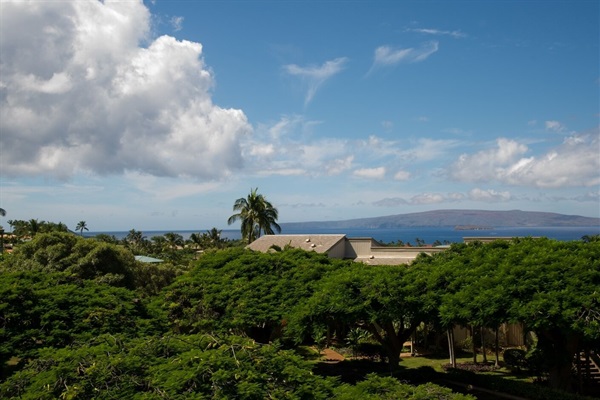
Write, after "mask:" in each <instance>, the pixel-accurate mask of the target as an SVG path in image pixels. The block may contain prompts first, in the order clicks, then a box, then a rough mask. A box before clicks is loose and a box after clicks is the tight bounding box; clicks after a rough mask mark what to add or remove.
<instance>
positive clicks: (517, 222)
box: [280, 209, 600, 229]
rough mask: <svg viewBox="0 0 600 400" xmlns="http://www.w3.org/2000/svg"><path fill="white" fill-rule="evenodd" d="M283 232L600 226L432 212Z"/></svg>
mask: <svg viewBox="0 0 600 400" xmlns="http://www.w3.org/2000/svg"><path fill="white" fill-rule="evenodd" d="M280 225H281V226H282V227H285V228H287V229H311V228H319V229H393V228H407V227H461V226H463V227H464V226H471V227H479V226H480V227H495V228H500V227H568V226H600V218H593V217H583V216H581V215H567V214H558V213H551V212H542V211H521V210H510V211H491V210H452V209H450V210H433V211H423V212H416V213H407V214H395V215H387V216H381V217H370V218H355V219H348V220H338V221H309V222H286V223H280Z"/></svg>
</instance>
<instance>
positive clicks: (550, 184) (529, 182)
mask: <svg viewBox="0 0 600 400" xmlns="http://www.w3.org/2000/svg"><path fill="white" fill-rule="evenodd" d="M599 136H600V134H599V131H598V129H597V128H596V129H595V130H593V131H592V132H589V133H584V134H574V135H571V136H569V137H567V138H566V139H565V140H564V142H563V143H562V144H561V145H560V146H558V147H556V148H554V149H552V150H550V151H548V152H546V153H545V154H541V155H532V156H530V157H524V156H525V154H526V153H529V152H530V150H529V149H528V147H527V146H526V145H524V144H520V143H518V142H517V141H515V140H510V139H504V138H500V139H498V140H497V142H496V147H494V148H491V149H486V150H482V151H480V152H478V153H475V154H472V155H468V154H463V155H461V156H460V157H459V159H458V161H456V162H455V163H454V164H453V165H452V166H451V167H450V169H449V171H448V175H449V176H450V177H451V178H453V179H456V180H459V181H465V182H489V181H498V182H502V183H507V184H511V185H517V186H534V187H540V188H559V187H577V186H583V187H586V186H587V187H589V186H595V185H599V184H600V157H598V149H599V146H600V141H599Z"/></svg>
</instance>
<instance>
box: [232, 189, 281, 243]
mask: <svg viewBox="0 0 600 400" xmlns="http://www.w3.org/2000/svg"><path fill="white" fill-rule="evenodd" d="M233 211H238V213H237V214H233V215H232V216H231V217H229V219H228V220H227V223H228V224H229V225H231V224H233V223H234V222H236V221H238V220H240V221H241V222H242V226H241V231H242V239H243V240H245V241H246V242H248V243H251V242H253V241H254V240H256V239H257V238H259V237H260V235H261V233H265V234H268V235H272V234H274V233H275V232H274V231H273V228H275V230H276V231H277V232H278V233H279V232H281V227H280V226H279V225H278V224H277V218H278V213H277V209H276V208H275V207H273V205H272V204H271V203H270V202H269V201H267V199H266V198H265V197H264V196H263V195H262V194H258V188H256V189H250V194H249V195H248V196H247V197H246V198H244V197H241V198H239V199H237V200H236V201H235V203H234V204H233Z"/></svg>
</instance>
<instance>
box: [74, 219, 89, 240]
mask: <svg viewBox="0 0 600 400" xmlns="http://www.w3.org/2000/svg"><path fill="white" fill-rule="evenodd" d="M75 230H76V231H79V234H80V235H81V236H83V231H84V230H85V231H89V229H88V227H87V223H86V222H85V221H79V222H78V223H77V226H76V227H75Z"/></svg>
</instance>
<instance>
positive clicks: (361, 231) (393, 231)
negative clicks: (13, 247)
mask: <svg viewBox="0 0 600 400" xmlns="http://www.w3.org/2000/svg"><path fill="white" fill-rule="evenodd" d="M281 225H282V232H281V234H345V235H346V236H348V237H370V238H373V239H375V240H377V241H380V242H382V243H390V242H396V241H398V240H401V241H403V242H404V243H407V242H410V243H414V242H415V239H416V238H419V239H421V240H424V241H425V242H426V243H433V242H435V241H440V242H444V241H447V242H450V243H462V242H463V238H464V237H465V236H486V237H493V236H497V237H506V236H508V237H548V238H550V239H556V240H563V241H567V240H580V239H581V238H582V236H585V235H588V236H593V235H600V226H596V227H590V226H575V227H572V226H568V227H564V226H563V227H495V228H492V229H490V230H486V229H482V230H477V231H476V232H477V233H476V234H471V233H469V234H467V233H468V232H469V231H464V230H455V229H454V228H455V227H454V226H449V227H403V228H320V229H318V228H288V227H286V225H285V224H281ZM207 230H208V229H193V230H187V229H186V230H152V231H141V232H142V234H143V235H144V236H145V237H146V238H147V239H148V240H150V239H152V237H153V236H162V235H164V234H165V233H168V232H174V233H178V234H180V235H181V236H183V238H184V239H188V238H189V237H190V235H191V234H192V233H203V232H206V231H207ZM128 233H129V231H102V232H94V231H92V232H84V236H85V237H94V236H96V235H98V234H106V235H111V236H115V237H116V238H117V239H123V238H125V237H126V236H127V234H128ZM221 236H222V237H223V238H226V239H229V240H239V239H241V233H240V231H239V229H223V230H221Z"/></svg>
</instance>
